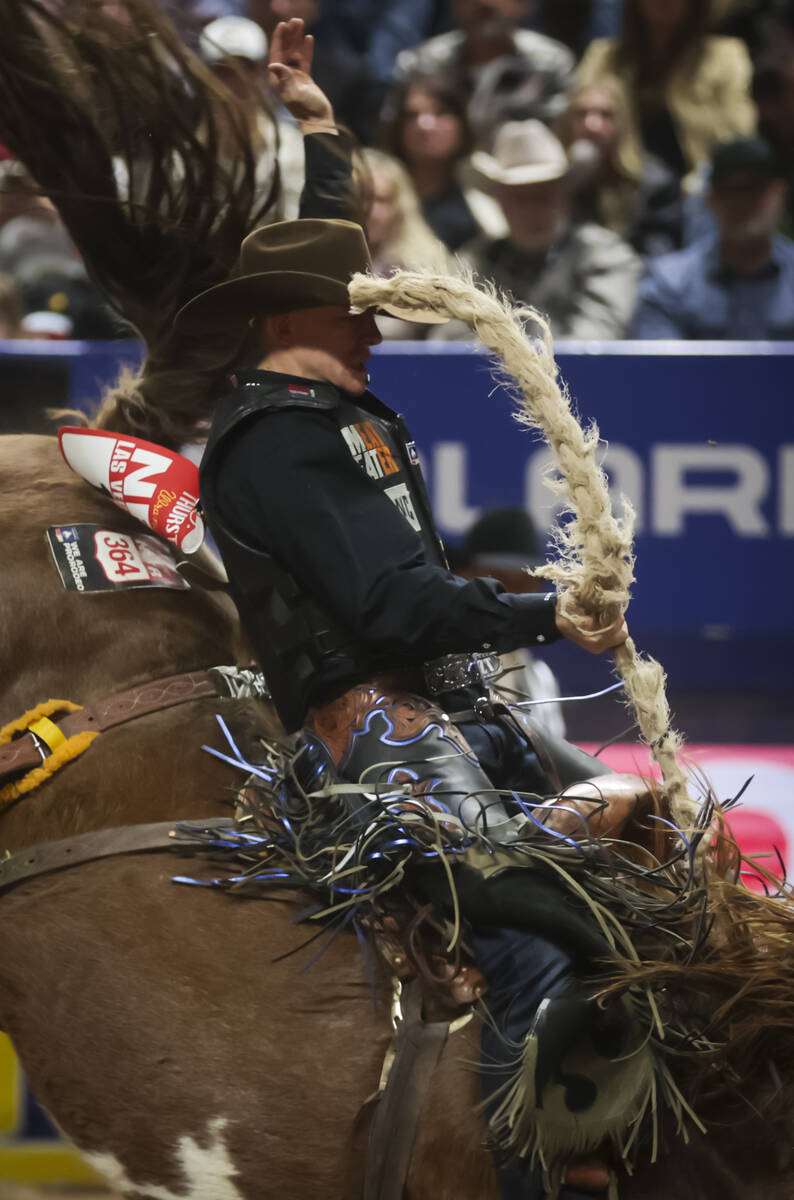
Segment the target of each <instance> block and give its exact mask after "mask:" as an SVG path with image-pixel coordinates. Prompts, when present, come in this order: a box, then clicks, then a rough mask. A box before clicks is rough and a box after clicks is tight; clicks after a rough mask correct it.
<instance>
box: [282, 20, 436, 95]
mask: <svg viewBox="0 0 794 1200" xmlns="http://www.w3.org/2000/svg"><path fill="white" fill-rule="evenodd" d="M271 2H272V3H276V4H277V3H279V0H271ZM280 2H281V3H285V2H286V0H280ZM442 7H446V6H445V5H440V4H438V2H437V0H396V2H395V0H391V2H390V3H389V2H388V0H332V3H328V4H326V5H325V6H324V10H323V13H322V16H321V17H320V20H319V21H318V22H317V26H316V28H315V30H314V33H315V35H316V37H317V41H318V42H320V43H322V44H324V45H327V46H329V47H334V48H336V49H341V50H347V51H352V52H353V53H355V54H357V55H359V56H360V58H361V59H362V60H363V59H366V60H367V62H368V63H369V67H370V71H371V73H372V75H373V77H374V78H375V79H377V80H380V81H381V82H382V83H390V82H391V79H392V77H393V75H394V65H395V62H396V59H397V55H398V54H399V53H400V51H401V50H407V49H410V47H412V46H416V45H417V43H418V42H423V41H424V40H425V38H428V37H430V36H432V35H433V34H434V33H437V32H440V29H441V28H444V27H445V23H444V22H443V20H442V21H440V20H439V17H440V16H441V14H440V13H439V9H441V8H442ZM446 27H448V25H447V26H446Z"/></svg>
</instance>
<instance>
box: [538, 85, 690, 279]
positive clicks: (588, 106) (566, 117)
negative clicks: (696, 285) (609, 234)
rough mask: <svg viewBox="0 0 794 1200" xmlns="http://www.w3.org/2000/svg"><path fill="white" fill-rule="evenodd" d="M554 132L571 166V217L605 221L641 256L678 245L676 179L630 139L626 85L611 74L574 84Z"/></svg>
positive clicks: (680, 220) (679, 225)
mask: <svg viewBox="0 0 794 1200" xmlns="http://www.w3.org/2000/svg"><path fill="white" fill-rule="evenodd" d="M558 133H559V135H560V139H561V141H562V144H563V146H565V149H566V150H567V152H568V161H569V162H570V164H571V172H570V175H569V184H570V187H571V192H572V203H573V219H574V221H576V222H581V221H595V222H597V223H598V224H599V225H605V226H606V228H607V229H612V230H614V232H615V233H618V234H620V236H621V237H622V238H625V240H626V241H627V242H629V243H630V245H632V246H633V247H634V249H635V250H636V251H637V253H638V254H640V255H643V256H649V257H650V256H652V255H655V254H667V253H669V252H670V251H671V250H679V249H680V248H681V246H682V244H683V199H682V196H681V186H680V183H679V181H678V179H677V177H676V176H675V175H674V174H673V172H672V171H671V170H670V168H669V167H667V166H665V164H664V163H663V162H662V161H661V160H660V159H658V158H654V157H653V155H650V154H647V153H646V152H645V151H644V150H643V148H642V146H641V145H640V143H639V142H638V141H637V140H636V138H635V136H634V134H633V132H632V129H631V124H630V119H629V110H628V101H627V99H626V94H625V90H624V88H623V85H622V83H621V82H620V80H619V79H618V78H617V77H616V76H615V75H605V76H604V77H603V78H602V79H599V80H598V81H597V82H595V83H589V84H587V83H585V84H580V85H579V87H577V88H575V89H574V91H573V92H572V93H571V94H570V96H569V98H568V106H567V108H566V109H565V112H564V113H563V114H562V117H561V118H560V121H559V125H558Z"/></svg>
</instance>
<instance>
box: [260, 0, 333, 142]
mask: <svg viewBox="0 0 794 1200" xmlns="http://www.w3.org/2000/svg"><path fill="white" fill-rule="evenodd" d="M313 58H314V38H313V37H312V35H311V34H310V33H307V32H306V26H305V24H304V22H303V21H302V20H301V18H300V17H293V18H292V20H291V21H279V23H278V25H277V26H276V28H275V29H274V30H273V37H272V39H271V42H270V54H269V55H268V71H269V72H270V83H271V86H272V88H273V91H274V92H275V93H276V95H277V96H278V98H279V100H280V101H281V103H282V104H283V105H284V107H285V108H286V109H287V110H288V111H289V112H290V113H291V114H292V116H293V117H294V118H295V120H296V121H300V122H301V124H305V123H307V122H308V123H310V124H312V125H315V124H316V125H320V126H328V127H333V125H334V110H333V108H332V106H331V101H330V100H329V99H328V97H327V96H326V94H325V92H324V91H322V89H321V88H319V87H318V86H317V84H316V83H315V82H314V80H313V79H312V77H311V69H312V59H313Z"/></svg>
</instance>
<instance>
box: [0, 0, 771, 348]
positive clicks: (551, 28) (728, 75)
mask: <svg viewBox="0 0 794 1200" xmlns="http://www.w3.org/2000/svg"><path fill="white" fill-rule="evenodd" d="M162 6H163V7H164V8H166V9H167V10H168V12H169V13H170V15H172V16H173V18H174V20H175V22H176V23H177V25H178V28H179V29H180V32H181V34H182V36H183V37H184V39H185V40H186V42H187V43H188V44H189V45H191V46H192V47H193V48H194V49H195V50H196V52H197V53H198V54H199V55H200V56H201V57H202V58H203V59H204V61H205V63H206V64H207V65H208V67H209V68H210V69H211V70H212V71H213V72H214V73H215V74H216V75H217V76H218V77H219V78H220V79H221V80H222V81H223V82H224V83H225V84H227V85H228V86H229V87H231V88H232V89H233V90H234V91H235V92H236V94H237V95H238V96H239V97H240V100H241V102H242V103H243V104H246V103H247V102H248V98H249V97H250V119H251V124H252V138H253V139H254V141H255V142H257V139H258V144H259V145H260V148H261V153H262V162H263V180H262V186H263V188H267V187H268V186H269V184H270V181H271V177H272V163H273V159H274V155H275V154H276V153H277V155H278V162H279V167H280V178H281V194H280V197H279V201H278V205H277V207H276V210H275V212H274V215H276V216H283V217H291V216H295V215H297V207H298V199H299V196H300V192H301V187H302V179H303V147H302V138H301V134H300V131H299V128H298V125H297V124H296V122H295V121H294V119H293V118H292V117H291V116H290V114H289V113H288V112H287V111H286V109H285V108H283V107H282V106H280V105H279V100H278V96H277V95H276V94H275V92H272V91H271V109H272V112H274V113H275V114H276V124H275V128H277V130H278V143H279V144H278V150H277V152H276V150H275V137H274V124H273V121H272V119H271V117H270V116H268V117H267V119H265V115H264V110H263V109H262V108H261V105H260V104H259V97H260V95H261V93H262V90H263V89H264V90H265V91H267V89H268V88H269V87H270V86H271V84H270V77H269V75H268V70H267V60H268V46H269V40H270V39H271V38H272V35H273V31H274V29H275V26H276V24H277V23H278V22H279V21H283V20H288V19H290V18H293V17H300V18H302V19H303V20H304V21H305V23H306V26H307V27H308V28H309V30H310V31H311V32H312V33H313V34H314V37H315V58H314V66H313V75H314V78H315V79H316V81H317V82H318V84H319V86H320V87H321V88H322V89H323V90H324V91H325V93H326V94H327V96H328V97H329V99H330V101H331V103H332V105H333V108H334V114H335V118H336V121H337V123H338V124H339V125H342V126H345V127H347V128H348V129H349V130H351V131H352V133H353V135H354V137H355V139H356V141H357V143H358V145H359V146H360V147H361V150H360V151H359V152H358V159H359V169H360V170H361V171H363V172H364V173H365V174H366V176H367V179H368V186H367V189H366V192H367V197H368V199H367V204H366V211H365V212H363V213H362V220H363V221H364V223H365V226H366V229H367V234H368V237H369V241H370V245H371V249H372V256H373V262H374V264H375V269H376V270H377V271H380V272H388V271H389V270H391V269H393V268H395V267H411V266H423V267H428V266H429V267H432V268H434V269H437V270H438V271H443V272H448V271H453V272H454V271H456V270H460V269H461V268H462V267H465V268H466V269H469V270H471V271H473V273H474V275H475V276H476V277H477V278H479V279H482V280H486V281H491V282H493V283H495V284H496V285H497V286H498V287H500V288H502V289H503V290H505V291H506V292H508V293H509V294H510V295H512V297H514V299H515V300H516V301H518V302H520V303H528V304H531V305H533V306H534V307H536V308H537V309H539V310H540V311H542V312H543V313H545V314H547V316H548V318H549V320H550V323H551V328H552V333H553V334H554V336H555V337H558V338H584V339H616V338H627V337H628V338H687V339H728V338H730V339H794V241H792V240H791V239H792V235H794V201H793V200H792V196H793V195H794V193H793V192H792V184H793V183H794V179H792V175H794V0H170V2H169V0H162ZM221 152H222V149H220V150H219V153H221ZM28 185H29V181H26V179H25V176H24V170H23V169H22V168H21V166H20V165H19V164H18V163H16V162H15V161H14V160H13V159H12V158H10V157H9V156H6V157H5V158H4V160H3V161H2V162H0V337H2V338H17V337H54V338H59V337H70V338H107V337H123V336H125V333H124V329H123V328H122V326H121V325H120V324H119V322H118V321H117V319H116V318H115V317H114V315H113V313H112V312H111V311H110V310H109V309H108V307H107V306H106V305H105V303H104V302H103V300H102V297H101V296H100V294H99V293H98V292H97V290H96V288H95V287H94V286H93V284H92V283H91V281H90V280H89V278H88V276H87V274H86V271H85V269H84V267H83V265H82V263H81V261H80V258H79V255H78V254H77V253H76V251H75V250H74V248H73V246H72V245H71V243H70V241H69V238H68V236H67V235H66V233H65V231H64V229H63V227H62V225H61V224H60V222H59V220H58V217H57V213H56V211H55V209H54V207H53V206H52V204H51V203H49V201H47V200H46V199H44V198H42V197H40V196H38V195H36V193H35V188H33V187H32V185H30V186H28ZM427 329H428V327H422V328H413V327H410V326H409V327H408V328H407V329H406V326H405V323H402V322H392V323H391V324H390V325H388V324H386V325H384V330H383V332H384V334H385V336H387V337H390V336H391V337H397V336H403V337H404V336H406V332H407V334H408V336H412V337H417V336H422V335H424V334H425V333H426V331H427ZM429 329H430V334H429V336H430V337H431V338H433V339H436V340H437V339H449V338H457V337H462V336H465V333H466V331H465V330H464V329H463V328H456V327H455V325H454V324H451V325H446V326H431V327H429Z"/></svg>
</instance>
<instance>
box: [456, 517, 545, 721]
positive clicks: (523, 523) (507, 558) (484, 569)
mask: <svg viewBox="0 0 794 1200" xmlns="http://www.w3.org/2000/svg"><path fill="white" fill-rule="evenodd" d="M542 562H543V555H542V553H541V550H540V545H539V541H538V534H537V530H536V529H535V523H534V521H533V520H532V518H531V517H530V515H529V513H528V512H527V511H526V510H525V509H523V508H492V509H489V511H488V512H486V513H484V514H483V515H482V516H481V517H480V518H479V519H478V520H477V521H475V522H474V524H473V525H472V527H471V529H469V531H468V533H467V534H466V536H465V537H464V539H463V547H462V562H461V563H459V564H458V565H457V566H456V567H455V568H454V569H455V573H456V574H457V575H462V576H463V578H464V579H483V578H484V579H496V580H497V581H498V582H499V583H501V584H502V586H503V587H504V588H505V590H506V591H508V592H511V593H513V594H520V595H523V594H526V593H528V592H537V591H540V581H539V580H537V579H533V577H532V576H531V575H528V574H527V571H526V568H527V567H535V566H539V565H540V563H542ZM500 658H501V664H502V665H501V671H500V673H499V675H498V676H497V677H496V678H495V679H494V680H493V681H492V683H491V687H492V689H493V690H494V691H495V692H497V693H498V695H499V698H500V699H502V700H503V701H504V702H505V703H506V704H522V706H523V707H522V708H521V709H520V710H518V712H516V713H515V715H516V716H519V714H521V715H523V716H524V717H528V718H529V719H530V720H531V721H532V722H533V724H535V725H538V726H540V728H541V729H544V730H546V732H548V733H550V734H553V735H554V736H555V737H565V720H564V718H563V715H562V705H561V704H560V703H559V699H558V697H559V695H560V688H559V685H558V683H557V680H556V679H555V677H554V675H553V673H552V671H551V668H550V667H548V666H547V664H546V663H545V662H543V660H542V659H538V658H535V657H534V655H532V654H531V653H530V652H529V650H525V649H522V650H513V651H511V652H510V653H509V654H501V655H500ZM528 700H532V701H535V703H534V704H531V705H530V704H525V702H526V701H528Z"/></svg>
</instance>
